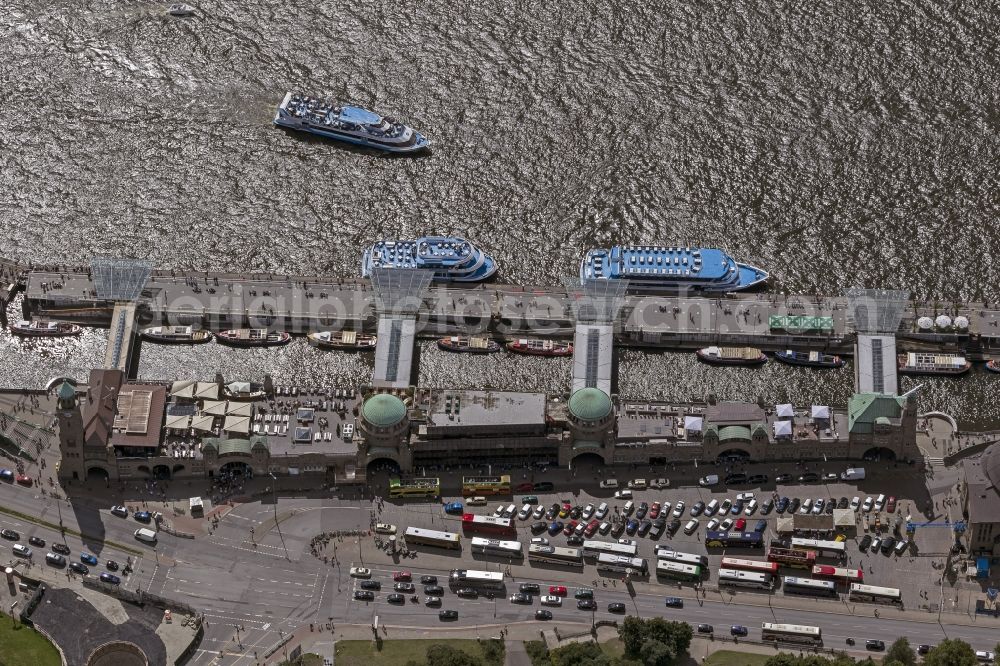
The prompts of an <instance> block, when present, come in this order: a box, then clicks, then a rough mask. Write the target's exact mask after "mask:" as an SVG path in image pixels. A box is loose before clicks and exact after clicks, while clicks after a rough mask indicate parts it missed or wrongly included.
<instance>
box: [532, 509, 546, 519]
mask: <svg viewBox="0 0 1000 666" xmlns="http://www.w3.org/2000/svg"><path fill="white" fill-rule="evenodd" d="M544 515H545V507H544V506H536V507H535V510H534V511H532V512H531V517H532V518H534V519H535V520H538V519H540V518H541V517H542V516H544Z"/></svg>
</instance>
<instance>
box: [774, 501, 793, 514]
mask: <svg viewBox="0 0 1000 666" xmlns="http://www.w3.org/2000/svg"><path fill="white" fill-rule="evenodd" d="M789 501H790V500H789V499H788V498H787V497H782V498H781V499H779V500H778V502H777V503H776V504H775V505H774V510H775V511H777V512H778V513H784V512H785V509H787V508H788V502H789Z"/></svg>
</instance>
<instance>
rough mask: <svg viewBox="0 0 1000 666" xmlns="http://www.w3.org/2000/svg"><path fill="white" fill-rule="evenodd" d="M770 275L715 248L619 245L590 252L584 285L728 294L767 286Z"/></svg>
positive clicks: (583, 274) (582, 277)
mask: <svg viewBox="0 0 1000 666" xmlns="http://www.w3.org/2000/svg"><path fill="white" fill-rule="evenodd" d="M768 278H769V276H768V273H767V271H765V270H763V269H761V268H757V267H756V266H751V265H749V264H743V263H740V262H738V261H736V260H735V259H733V258H732V257H731V256H729V255H728V254H726V253H725V252H724V251H722V250H718V249H714V248H697V247H680V246H661V245H615V246H614V247H612V248H610V249H607V248H597V249H592V250H588V251H587V254H586V255H585V256H584V258H583V261H582V262H581V263H580V281H581V283H586V282H587V281H589V280H628V281H629V289H631V290H633V291H700V292H712V293H725V292H730V291H743V290H746V289H752V288H755V287H760V286H762V285H764V284H765V283H766V282H767V280H768Z"/></svg>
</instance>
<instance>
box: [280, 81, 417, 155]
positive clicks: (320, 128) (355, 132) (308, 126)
mask: <svg viewBox="0 0 1000 666" xmlns="http://www.w3.org/2000/svg"><path fill="white" fill-rule="evenodd" d="M274 124H275V125H278V126H280V127H287V128H289V129H294V130H300V131H303V132H309V133H310V134H317V135H319V136H323V137H326V138H328V139H335V140H337V141H346V142H347V143H353V144H356V145H359V146H367V147H368V148H375V149H377V150H383V151H386V152H389V153H415V152H417V151H420V150H424V149H426V148H429V147H430V145H431V142H430V140H429V139H428V138H427V137H425V136H424V135H423V134H421V133H420V132H417V131H416V130H414V129H413V128H412V127H409V126H407V125H404V124H403V123H401V122H399V121H397V120H396V119H395V118H387V117H382V116H380V115H379V114H377V113H375V112H374V111H369V110H368V109H364V108H361V107H359V106H339V105H337V104H334V103H332V102H328V101H326V100H322V99H316V98H315V97H307V96H305V95H299V94H296V93H287V94H286V95H285V99H283V100H282V101H281V104H280V105H279V106H278V112H277V113H276V114H275V116H274Z"/></svg>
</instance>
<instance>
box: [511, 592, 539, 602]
mask: <svg viewBox="0 0 1000 666" xmlns="http://www.w3.org/2000/svg"><path fill="white" fill-rule="evenodd" d="M533 598H534V597H532V596H531V595H530V594H525V593H523V592H515V593H514V594H512V595H510V603H512V604H530V603H531V600H532V599H533Z"/></svg>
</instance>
